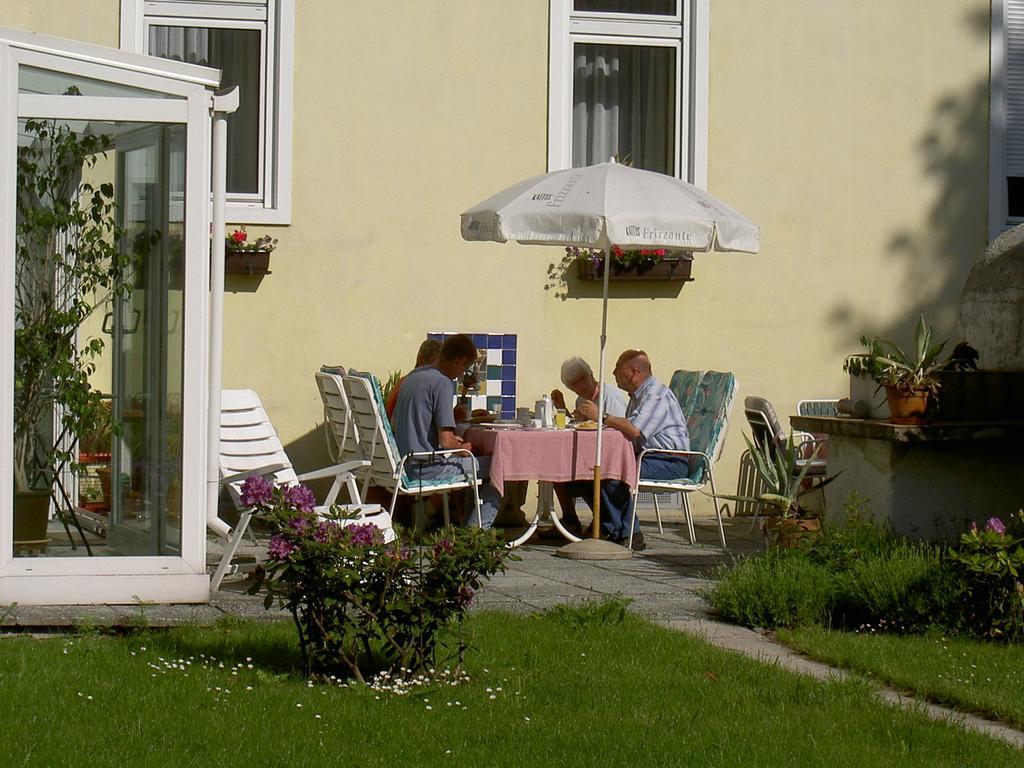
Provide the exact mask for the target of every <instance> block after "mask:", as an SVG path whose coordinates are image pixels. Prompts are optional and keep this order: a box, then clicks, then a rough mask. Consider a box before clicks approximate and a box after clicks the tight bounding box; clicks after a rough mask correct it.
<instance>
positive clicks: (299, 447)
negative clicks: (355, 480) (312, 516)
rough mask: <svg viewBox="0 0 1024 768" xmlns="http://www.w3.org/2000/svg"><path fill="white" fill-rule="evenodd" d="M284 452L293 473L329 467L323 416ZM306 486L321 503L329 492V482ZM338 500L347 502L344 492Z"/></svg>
mask: <svg viewBox="0 0 1024 768" xmlns="http://www.w3.org/2000/svg"><path fill="white" fill-rule="evenodd" d="M284 451H285V453H287V454H288V458H290V459H291V460H292V466H294V467H295V471H296V472H297V473H298V474H300V475H301V474H302V473H303V472H311V471H312V470H314V469H323V468H324V467H328V466H330V465H331V464H332V463H333V462H332V461H331V457H330V455H329V454H328V453H327V438H326V435H325V434H324V427H323V416H322V415H319V416H318V417H317V419H316V426H315V427H314V428H313V429H311V430H310V431H309V432H306V433H305V434H303V435H302V436H300V437H298V438H296V439H295V440H292V441H291V442H290V443H288V444H287V445H285V447H284ZM306 485H308V486H309V487H310V488H311V489H312V490H313V492H314V493H315V494H316V497H317V498H318V499H320V500H321V501H323V499H324V496H326V495H327V491H328V490H330V487H331V480H314V481H313V482H310V483H306ZM339 500H340V501H341V502H345V501H347V500H348V499H347V495H346V493H345V492H344V491H342V494H341V497H340V499H339Z"/></svg>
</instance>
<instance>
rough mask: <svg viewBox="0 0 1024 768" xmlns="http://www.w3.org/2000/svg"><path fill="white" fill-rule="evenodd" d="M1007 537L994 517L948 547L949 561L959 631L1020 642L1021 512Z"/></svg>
mask: <svg viewBox="0 0 1024 768" xmlns="http://www.w3.org/2000/svg"><path fill="white" fill-rule="evenodd" d="M1010 526H1012V527H1013V529H1014V531H1013V533H1011V532H1010V531H1009V530H1008V529H1007V525H1006V524H1005V523H1003V521H1002V520H1001V519H1000V518H998V517H990V518H989V519H988V520H986V521H985V526H984V528H982V529H981V530H979V529H978V526H977V525H975V524H973V523H972V524H971V528H970V532H969V533H965V534H963V535H962V536H961V537H960V544H959V546H957V547H951V548H950V549H949V550H948V552H947V558H948V561H949V563H950V566H951V568H952V573H953V574H954V575H955V576H956V578H957V579H958V581H959V589H960V599H959V600H958V601H957V607H958V609H959V610H960V613H961V616H962V619H961V624H962V627H961V628H962V629H964V630H965V631H967V632H969V633H971V634H975V635H978V636H981V637H985V638H988V639H991V640H1007V641H1010V642H1019V641H1021V640H1024V546H1022V544H1024V539H1022V538H1021V537H1020V532H1021V530H1022V529H1024V513H1022V512H1018V513H1017V514H1016V515H1014V516H1013V517H1012V518H1011V519H1010Z"/></svg>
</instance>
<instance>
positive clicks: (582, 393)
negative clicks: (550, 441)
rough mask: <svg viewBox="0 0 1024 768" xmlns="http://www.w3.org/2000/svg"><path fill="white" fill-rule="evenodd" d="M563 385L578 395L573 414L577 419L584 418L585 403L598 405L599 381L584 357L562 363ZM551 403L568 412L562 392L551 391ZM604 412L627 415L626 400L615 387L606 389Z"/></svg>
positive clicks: (571, 358)
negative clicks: (583, 408) (582, 409)
mask: <svg viewBox="0 0 1024 768" xmlns="http://www.w3.org/2000/svg"><path fill="white" fill-rule="evenodd" d="M561 378H562V383H563V384H564V385H565V386H567V387H568V388H569V389H571V390H572V391H573V392H574V393H575V395H576V405H575V406H574V407H573V413H574V414H575V415H576V417H577V418H587V417H586V416H583V415H582V413H581V411H580V408H581V407H582V406H583V404H584V403H587V402H590V403H594V404H596V403H597V387H598V384H597V379H595V378H594V371H593V369H591V367H590V366H589V365H588V364H587V361H586V360H584V359H583V358H582V357H570V358H569V359H568V360H566V361H565V362H564V363H562V376H561ZM551 402H552V403H554V404H555V407H556V408H559V409H561V410H563V411H564V410H567V408H566V405H565V395H563V394H562V390H560V389H554V390H552V391H551ZM604 412H605V413H607V414H610V415H612V416H625V415H626V398H625V397H623V395H622V393H621V392H620V391H619V390H618V389H616V388H615V387H609V386H605V388H604Z"/></svg>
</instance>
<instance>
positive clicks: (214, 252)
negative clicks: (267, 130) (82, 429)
mask: <svg viewBox="0 0 1024 768" xmlns="http://www.w3.org/2000/svg"><path fill="white" fill-rule="evenodd" d="M237 108H238V89H237V88H234V89H233V90H232V91H231V92H230V93H227V94H224V95H223V96H217V97H215V98H214V110H215V111H214V113H213V154H212V163H213V168H212V169H211V176H210V186H211V191H212V193H213V223H212V224H213V230H212V236H211V237H210V364H209V371H210V396H209V405H208V411H207V414H206V417H207V421H206V424H207V436H206V438H207V440H206V525H207V527H208V528H210V530H212V531H214V532H215V533H216V534H217V535H219V536H223V537H224V538H228V536H229V535H230V534H231V526H229V525H228V524H227V523H225V522H224V521H223V520H221V519H220V517H218V516H217V498H218V496H219V495H220V393H221V385H222V381H223V370H224V361H223V350H224V225H225V213H224V198H225V195H226V193H227V175H228V120H227V116H228V113H230V112H234V111H235V110H236V109H237Z"/></svg>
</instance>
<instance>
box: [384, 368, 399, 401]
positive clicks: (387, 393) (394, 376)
mask: <svg viewBox="0 0 1024 768" xmlns="http://www.w3.org/2000/svg"><path fill="white" fill-rule="evenodd" d="M401 380H402V372H401V371H390V372H389V373H388V378H387V381H385V382H384V386H382V387H381V394H382V395H383V396H384V402H385V403H386V402H387V401H388V400H389V399H390V397H391V392H392V391H393V390H394V388H395V387H397V386H398V382H399V381H401Z"/></svg>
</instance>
